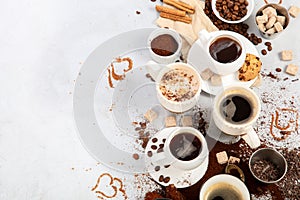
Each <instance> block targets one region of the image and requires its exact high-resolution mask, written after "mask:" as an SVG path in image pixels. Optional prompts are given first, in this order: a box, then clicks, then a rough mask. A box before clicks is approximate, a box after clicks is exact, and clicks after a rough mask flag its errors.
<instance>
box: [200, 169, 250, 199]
mask: <svg viewBox="0 0 300 200" xmlns="http://www.w3.org/2000/svg"><path fill="white" fill-rule="evenodd" d="M200 200H250V194H249V191H248V189H247V187H246V185H245V184H244V183H243V182H242V181H241V180H240V179H238V178H236V177H234V176H232V175H228V174H219V175H216V176H213V177H211V178H210V179H208V180H207V181H206V182H205V183H204V184H203V186H202V188H201V190H200Z"/></svg>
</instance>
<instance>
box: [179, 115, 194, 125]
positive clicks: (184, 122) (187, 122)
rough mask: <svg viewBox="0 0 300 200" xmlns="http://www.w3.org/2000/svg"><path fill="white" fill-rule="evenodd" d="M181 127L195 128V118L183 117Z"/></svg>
mask: <svg viewBox="0 0 300 200" xmlns="http://www.w3.org/2000/svg"><path fill="white" fill-rule="evenodd" d="M181 125H182V126H193V118H192V116H190V115H188V116H183V117H182V118H181Z"/></svg>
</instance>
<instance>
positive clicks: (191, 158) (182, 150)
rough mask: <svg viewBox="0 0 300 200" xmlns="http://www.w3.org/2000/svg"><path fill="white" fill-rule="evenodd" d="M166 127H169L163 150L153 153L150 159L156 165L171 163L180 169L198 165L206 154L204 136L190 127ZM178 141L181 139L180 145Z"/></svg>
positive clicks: (188, 168)
mask: <svg viewBox="0 0 300 200" xmlns="http://www.w3.org/2000/svg"><path fill="white" fill-rule="evenodd" d="M166 129H169V130H170V133H169V136H168V137H167V138H166V142H165V144H164V147H163V151H161V152H159V153H155V154H153V155H152V158H151V159H152V161H153V162H154V163H156V164H158V165H172V166H173V167H175V168H178V169H180V170H192V169H195V168H197V167H198V166H200V165H201V164H202V163H203V161H204V160H205V159H206V158H207V156H208V148H207V142H206V140H205V138H204V136H203V135H202V134H201V133H200V132H199V131H198V130H197V129H195V128H192V127H176V128H174V127H173V128H166ZM167 131H168V130H167ZM178 141H181V143H180V145H179V144H178ZM198 144H200V145H198ZM178 145H179V146H178ZM175 147H177V148H175Z"/></svg>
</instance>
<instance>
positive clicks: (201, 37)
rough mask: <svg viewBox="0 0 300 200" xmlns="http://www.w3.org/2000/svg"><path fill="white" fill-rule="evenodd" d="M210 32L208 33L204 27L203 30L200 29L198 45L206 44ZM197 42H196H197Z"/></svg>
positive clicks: (203, 45)
mask: <svg viewBox="0 0 300 200" xmlns="http://www.w3.org/2000/svg"><path fill="white" fill-rule="evenodd" d="M210 37H211V36H210V34H209V32H207V30H205V29H203V30H201V31H200V32H199V38H198V39H199V40H198V41H199V43H200V45H201V46H202V47H205V46H206V45H207V43H208V41H209V39H210ZM199 43H198V44H199Z"/></svg>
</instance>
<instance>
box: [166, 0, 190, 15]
mask: <svg viewBox="0 0 300 200" xmlns="http://www.w3.org/2000/svg"><path fill="white" fill-rule="evenodd" d="M163 2H164V3H166V4H168V5H171V6H174V7H175V8H177V9H179V10H183V11H185V12H187V13H190V14H194V13H195V10H194V8H193V7H192V6H190V5H188V4H186V3H184V2H181V1H174V0H163Z"/></svg>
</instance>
